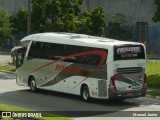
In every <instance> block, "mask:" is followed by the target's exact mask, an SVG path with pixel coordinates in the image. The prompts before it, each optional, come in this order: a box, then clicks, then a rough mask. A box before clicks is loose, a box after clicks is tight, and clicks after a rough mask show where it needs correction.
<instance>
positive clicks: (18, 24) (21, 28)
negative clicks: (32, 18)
mask: <svg viewBox="0 0 160 120" xmlns="http://www.w3.org/2000/svg"><path fill="white" fill-rule="evenodd" d="M10 19H11V22H12V23H13V25H12V27H13V28H15V31H16V32H26V31H27V11H26V10H25V9H24V7H22V8H20V9H19V11H18V12H17V13H16V14H14V15H12V16H11V18H10Z"/></svg>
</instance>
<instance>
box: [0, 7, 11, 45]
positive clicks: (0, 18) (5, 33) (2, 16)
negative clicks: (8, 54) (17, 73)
mask: <svg viewBox="0 0 160 120" xmlns="http://www.w3.org/2000/svg"><path fill="white" fill-rule="evenodd" d="M13 30H14V29H13V28H12V27H11V22H10V14H9V13H8V11H7V10H4V9H1V8H0V44H1V43H2V42H3V41H4V40H7V39H11V38H12V35H11V32H12V31H13Z"/></svg>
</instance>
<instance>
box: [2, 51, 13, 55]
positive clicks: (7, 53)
mask: <svg viewBox="0 0 160 120" xmlns="http://www.w3.org/2000/svg"><path fill="white" fill-rule="evenodd" d="M10 54H11V52H0V55H10Z"/></svg>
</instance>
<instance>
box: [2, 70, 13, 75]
mask: <svg viewBox="0 0 160 120" xmlns="http://www.w3.org/2000/svg"><path fill="white" fill-rule="evenodd" d="M0 72H4V73H10V74H15V72H13V71H6V70H0Z"/></svg>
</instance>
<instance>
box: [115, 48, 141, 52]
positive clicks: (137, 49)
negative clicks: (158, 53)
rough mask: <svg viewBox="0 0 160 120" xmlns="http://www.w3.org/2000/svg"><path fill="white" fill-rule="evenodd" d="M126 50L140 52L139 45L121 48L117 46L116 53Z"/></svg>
mask: <svg viewBox="0 0 160 120" xmlns="http://www.w3.org/2000/svg"><path fill="white" fill-rule="evenodd" d="M126 52H136V53H138V52H141V49H140V47H123V48H118V49H117V53H126Z"/></svg>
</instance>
